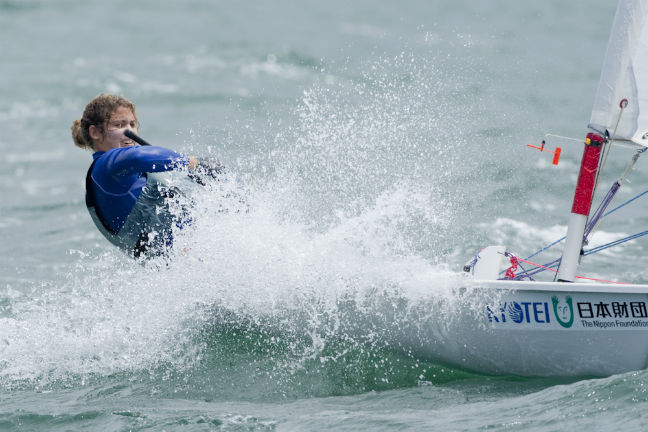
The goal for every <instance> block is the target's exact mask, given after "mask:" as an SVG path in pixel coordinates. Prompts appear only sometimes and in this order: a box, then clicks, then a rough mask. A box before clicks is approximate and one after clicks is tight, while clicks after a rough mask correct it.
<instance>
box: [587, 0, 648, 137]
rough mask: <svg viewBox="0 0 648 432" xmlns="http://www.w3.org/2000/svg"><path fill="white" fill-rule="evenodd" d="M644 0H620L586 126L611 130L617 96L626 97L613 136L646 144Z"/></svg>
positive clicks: (647, 9) (647, 27) (647, 25)
mask: <svg viewBox="0 0 648 432" xmlns="http://www.w3.org/2000/svg"><path fill="white" fill-rule="evenodd" d="M647 15H648V0H620V1H619V5H618V7H617V11H616V16H615V18H614V24H613V25H612V32H611V33H610V40H609V42H608V46H607V51H606V52H605V60H604V62H603V69H602V70H601V80H600V81H599V85H598V89H597V91H596V97H595V99H594V107H593V108H592V117H591V118H590V127H591V128H593V129H595V130H597V131H600V132H604V131H606V130H607V131H608V132H609V133H610V135H611V134H612V133H614V130H615V127H616V125H617V120H618V119H619V112H620V107H619V104H620V102H621V100H623V99H627V101H628V105H627V107H626V108H625V110H624V112H623V115H622V116H621V120H620V122H619V125H618V127H617V129H616V134H615V139H624V140H630V141H633V142H635V143H637V144H640V145H643V146H648V16H647Z"/></svg>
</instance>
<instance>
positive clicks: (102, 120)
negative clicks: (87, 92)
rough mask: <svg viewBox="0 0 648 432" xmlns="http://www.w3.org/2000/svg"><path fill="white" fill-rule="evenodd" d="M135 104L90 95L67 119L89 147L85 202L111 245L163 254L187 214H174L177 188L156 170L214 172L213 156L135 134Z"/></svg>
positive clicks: (146, 254) (77, 140) (142, 254)
mask: <svg viewBox="0 0 648 432" xmlns="http://www.w3.org/2000/svg"><path fill="white" fill-rule="evenodd" d="M138 127H139V122H138V120H137V115H136V113H135V105H134V104H133V103H132V102H130V101H129V100H127V99H125V98H123V97H121V96H117V95H112V94H100V95H99V96H97V97H96V98H94V99H93V100H91V101H90V102H89V103H88V105H87V106H86V108H85V110H84V111H83V116H82V117H81V118H80V119H78V120H75V121H74V123H73V125H72V138H73V140H74V143H75V145H77V146H78V147H80V148H82V149H88V150H92V151H93V152H94V153H93V155H92V157H93V162H92V164H91V165H90V168H89V169H88V173H87V175H86V206H87V207H88V211H89V213H90V216H91V217H92V220H93V221H94V223H95V225H96V226H97V228H98V229H99V231H101V233H102V234H103V235H104V236H105V237H106V238H107V239H108V240H109V241H110V242H111V243H113V244H114V245H116V246H118V247H119V248H120V249H122V250H123V251H125V252H126V253H128V254H129V255H131V256H133V257H135V258H138V257H150V256H155V255H161V254H166V253H167V252H168V251H169V250H170V248H171V246H172V243H173V237H172V231H173V228H174V226H175V227H178V228H182V226H184V225H186V224H187V223H188V222H189V218H188V217H187V216H184V217H183V216H182V215H177V214H174V213H173V212H172V211H171V209H170V207H169V205H170V200H171V199H173V198H174V197H177V194H178V192H179V191H178V190H177V188H169V187H168V186H166V185H165V182H164V181H163V180H162V179H161V178H160V175H159V174H158V173H161V172H164V171H172V170H176V171H185V172H187V171H188V174H189V175H190V176H191V175H192V174H190V173H195V172H196V170H200V172H202V173H206V174H208V175H211V176H215V175H216V174H218V173H219V172H220V170H221V167H220V165H219V164H218V163H217V162H212V161H210V160H202V159H198V158H195V157H193V156H187V155H184V154H181V153H177V152H175V151H172V150H169V149H166V148H163V147H157V146H151V145H143V146H140V145H137V144H136V142H135V140H137V141H139V142H140V143H143V144H147V143H146V142H145V141H143V140H141V139H139V138H138V137H137V135H136V133H137V130H138Z"/></svg>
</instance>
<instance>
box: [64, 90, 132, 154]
mask: <svg viewBox="0 0 648 432" xmlns="http://www.w3.org/2000/svg"><path fill="white" fill-rule="evenodd" d="M120 107H124V108H128V109H130V110H131V111H132V112H133V116H135V121H138V120H137V114H136V113H135V105H134V104H133V102H131V101H129V100H128V99H126V98H124V97H122V96H117V95H114V94H109V93H102V94H100V95H99V96H97V97H95V98H94V99H92V100H91V101H90V102H89V103H88V105H86V107H85V109H84V110H83V116H82V117H81V118H80V119H77V120H74V122H73V123H72V139H73V140H74V144H75V145H76V146H77V147H80V148H82V149H87V150H92V149H93V147H92V138H91V137H90V126H92V125H94V126H95V127H96V128H97V129H98V130H99V132H100V133H102V134H103V133H104V127H105V125H106V123H107V122H108V120H110V117H111V116H112V115H113V114H114V112H115V111H117V108H120ZM138 123H139V122H138Z"/></svg>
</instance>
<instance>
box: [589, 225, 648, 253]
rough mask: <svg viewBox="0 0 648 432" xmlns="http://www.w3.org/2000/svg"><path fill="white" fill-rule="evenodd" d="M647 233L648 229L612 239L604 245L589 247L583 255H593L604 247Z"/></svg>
mask: <svg viewBox="0 0 648 432" xmlns="http://www.w3.org/2000/svg"><path fill="white" fill-rule="evenodd" d="M646 234H648V230H646V231H641V232H638V233H636V234H632V235H629V236H627V237H624V238H621V239H618V240H614V241H611V242H610V243H606V244H604V245H601V246H597V247H595V248H592V249H588V250H586V251H584V252H583V255H591V254H593V253H596V252H600V251H602V250H604V249H607V248H611V247H612V246H616V245H619V244H621V243H625V242H627V241H630V240H634V239H636V238H639V237H643V236H645V235H646Z"/></svg>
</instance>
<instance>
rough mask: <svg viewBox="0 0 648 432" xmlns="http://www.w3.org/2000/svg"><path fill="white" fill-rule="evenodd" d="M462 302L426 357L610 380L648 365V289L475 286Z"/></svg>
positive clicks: (480, 367)
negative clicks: (603, 377)
mask: <svg viewBox="0 0 648 432" xmlns="http://www.w3.org/2000/svg"><path fill="white" fill-rule="evenodd" d="M457 295H458V296H459V298H462V299H463V300H462V301H461V302H460V303H461V304H458V305H456V306H459V307H458V308H457V310H456V313H454V314H451V318H450V319H447V320H446V322H445V325H444V326H443V328H442V329H441V330H440V329H439V328H435V329H434V330H432V332H433V333H435V334H434V335H429V338H428V340H429V341H433V343H431V344H430V345H428V346H426V347H422V348H421V349H420V351H421V354H424V355H427V356H430V357H433V358H435V359H438V360H441V361H444V362H447V363H449V364H452V365H456V366H460V367H462V368H465V369H468V370H473V371H478V372H485V373H492V374H517V375H523V376H608V375H613V374H617V373H623V372H628V371H634V370H640V369H644V368H646V366H647V364H648V285H617V286H611V285H609V284H582V283H553V282H546V283H545V282H522V281H475V282H474V284H473V286H470V287H466V288H462V289H460V290H459V292H458V293H457ZM458 309H461V311H459V310H458ZM439 333H443V335H440V334H439ZM440 336H441V337H440Z"/></svg>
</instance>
